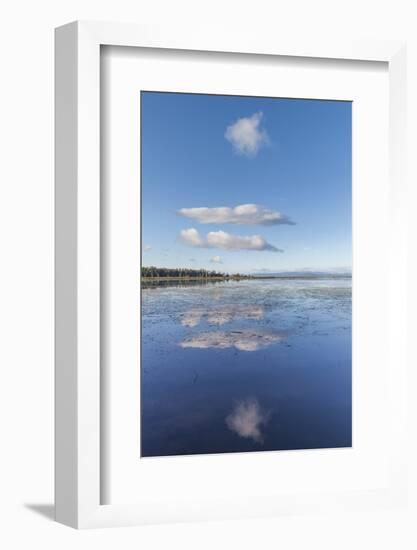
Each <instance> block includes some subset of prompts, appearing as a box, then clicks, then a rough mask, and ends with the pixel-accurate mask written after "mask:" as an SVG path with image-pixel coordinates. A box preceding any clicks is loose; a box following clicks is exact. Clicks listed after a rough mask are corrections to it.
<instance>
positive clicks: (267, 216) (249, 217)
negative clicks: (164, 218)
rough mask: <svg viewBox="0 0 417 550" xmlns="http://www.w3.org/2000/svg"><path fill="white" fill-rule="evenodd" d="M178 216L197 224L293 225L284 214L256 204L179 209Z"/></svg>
mask: <svg viewBox="0 0 417 550" xmlns="http://www.w3.org/2000/svg"><path fill="white" fill-rule="evenodd" d="M178 214H180V215H181V216H185V217H187V218H191V219H193V220H196V221H198V222H199V223H205V224H206V223H219V224H220V223H232V224H238V225H281V224H287V225H294V222H293V221H291V220H290V218H289V217H288V216H286V215H285V214H281V212H277V211H274V210H269V209H268V208H264V207H263V206H259V205H258V204H240V205H238V206H235V207H234V208H230V207H228V206H219V207H216V208H208V207H205V206H202V207H198V208H181V209H180V210H178Z"/></svg>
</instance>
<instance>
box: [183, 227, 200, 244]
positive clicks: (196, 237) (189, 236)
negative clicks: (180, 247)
mask: <svg viewBox="0 0 417 550" xmlns="http://www.w3.org/2000/svg"><path fill="white" fill-rule="evenodd" d="M180 238H181V240H182V241H183V242H184V243H185V244H188V245H189V246H200V247H204V241H203V239H202V238H201V237H200V234H199V232H198V231H197V229H194V228H190V229H183V230H182V231H181V233H180Z"/></svg>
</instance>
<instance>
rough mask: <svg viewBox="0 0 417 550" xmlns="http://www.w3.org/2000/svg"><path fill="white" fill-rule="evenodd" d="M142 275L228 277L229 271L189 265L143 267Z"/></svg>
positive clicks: (202, 277)
mask: <svg viewBox="0 0 417 550" xmlns="http://www.w3.org/2000/svg"><path fill="white" fill-rule="evenodd" d="M142 277H154V278H155V277H183V278H201V279H205V278H207V279H208V278H214V277H215V278H228V277H229V274H228V273H221V272H219V271H214V270H213V271H209V270H207V269H190V268H188V267H177V268H168V267H155V266H149V267H145V266H143V267H142Z"/></svg>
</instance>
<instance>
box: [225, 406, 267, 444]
mask: <svg viewBox="0 0 417 550" xmlns="http://www.w3.org/2000/svg"><path fill="white" fill-rule="evenodd" d="M269 417H270V414H269V413H268V412H265V411H263V410H262V409H261V407H260V405H259V402H258V400H257V399H244V400H243V401H239V402H238V403H237V404H236V406H235V408H234V409H233V411H232V412H231V413H230V414H229V415H228V416H227V417H226V419H225V421H226V425H227V427H228V428H229V430H232V431H233V432H235V433H237V435H239V436H240V437H244V438H245V439H253V441H255V443H260V444H262V443H263V442H264V436H263V434H262V432H261V427H262V426H264V425H265V424H267V422H268V420H269Z"/></svg>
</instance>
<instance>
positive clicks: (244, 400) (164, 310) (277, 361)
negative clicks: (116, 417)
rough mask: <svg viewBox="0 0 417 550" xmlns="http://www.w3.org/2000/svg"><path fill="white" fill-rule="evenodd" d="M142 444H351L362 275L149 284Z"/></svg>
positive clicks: (218, 449)
mask: <svg viewBox="0 0 417 550" xmlns="http://www.w3.org/2000/svg"><path fill="white" fill-rule="evenodd" d="M141 400H142V418H141V425H142V450H141V454H142V456H161V455H182V454H200V453H223V452H228V453H230V452H242V451H262V450H284V449H312V448H326V447H327V448H328V447H349V446H351V440H352V434H351V430H352V426H351V413H352V411H351V279H350V278H321V279H307V278H299V279H268V280H244V281H226V282H216V283H208V284H204V285H203V284H201V285H200V284H195V282H194V283H193V284H190V285H184V284H183V283H182V284H178V285H175V284H173V285H167V284H164V285H149V286H145V287H143V288H142V372H141Z"/></svg>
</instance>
